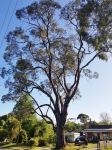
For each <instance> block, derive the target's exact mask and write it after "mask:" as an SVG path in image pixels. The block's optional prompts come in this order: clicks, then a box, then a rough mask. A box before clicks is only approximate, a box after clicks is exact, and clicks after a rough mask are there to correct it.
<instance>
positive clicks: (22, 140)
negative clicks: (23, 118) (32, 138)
mask: <svg viewBox="0 0 112 150" xmlns="http://www.w3.org/2000/svg"><path fill="white" fill-rule="evenodd" d="M27 141H28V136H27V133H26V131H25V130H23V129H22V130H21V131H20V134H19V143H24V144H26V143H27Z"/></svg>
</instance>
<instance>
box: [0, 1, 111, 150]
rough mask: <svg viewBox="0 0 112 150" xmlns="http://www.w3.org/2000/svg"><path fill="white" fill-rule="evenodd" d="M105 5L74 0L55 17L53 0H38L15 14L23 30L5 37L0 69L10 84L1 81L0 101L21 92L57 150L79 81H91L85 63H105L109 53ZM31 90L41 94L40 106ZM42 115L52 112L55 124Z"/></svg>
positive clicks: (107, 7)
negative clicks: (48, 126) (49, 126)
mask: <svg viewBox="0 0 112 150" xmlns="http://www.w3.org/2000/svg"><path fill="white" fill-rule="evenodd" d="M111 6H112V1H111V0H101V1H98V0H85V1H77V0H75V1H73V2H70V3H68V4H67V5H66V6H65V7H64V8H62V9H61V18H60V16H59V17H58V14H59V12H58V13H57V12H56V11H57V10H59V9H60V8H61V6H60V5H59V4H58V3H57V2H55V1H54V0H42V1H39V2H35V3H33V4H31V5H29V6H27V7H25V8H22V9H20V10H18V11H17V12H16V16H17V18H18V19H19V20H22V19H23V20H24V21H25V22H26V23H27V24H28V25H29V27H28V29H26V27H25V28H24V27H23V28H21V27H17V28H16V29H15V30H14V31H11V32H9V34H8V35H7V38H6V39H7V47H6V49H5V53H4V59H5V61H6V62H7V64H8V65H9V68H8V67H7V68H5V67H3V69H2V72H1V75H2V77H4V75H7V77H9V76H10V77H11V78H10V79H11V80H9V78H8V80H6V84H5V85H6V87H8V88H9V93H8V94H6V95H4V96H3V97H2V101H7V100H17V99H18V98H19V97H20V95H21V93H27V95H29V96H30V97H31V98H32V100H33V101H34V102H35V104H36V106H37V108H36V109H35V112H36V113H37V114H38V115H39V116H41V117H42V118H43V119H44V120H46V121H47V122H48V123H51V124H52V125H53V128H54V130H55V131H56V135H57V140H56V147H57V149H60V148H62V147H63V146H64V145H65V138H64V127H65V122H66V118H67V114H68V106H69V103H70V102H71V101H72V100H73V98H77V96H78V95H79V89H78V86H79V83H80V79H81V77H85V76H86V77H89V78H93V77H94V78H97V77H98V74H97V73H96V72H95V73H92V71H91V70H90V69H89V64H91V63H92V62H93V61H94V60H95V59H96V58H100V59H102V60H107V59H108V53H109V52H111V49H110V48H111V47H112V45H111V38H112V36H111V35H112V30H111V27H112V13H111V11H112V7H111ZM62 18H63V19H64V20H65V22H66V23H69V25H70V27H71V31H72V32H71V31H70V30H69V28H68V26H67V28H66V26H63V28H62V25H61V27H60V25H59V23H58V21H57V20H60V22H61V19H62ZM62 22H63V20H62ZM60 24H63V23H60ZM73 31H74V32H73ZM68 79H71V80H68ZM34 92H35V93H36V92H37V93H42V95H44V96H45V97H46V101H44V102H45V103H44V102H43V103H42V101H39V98H38V97H36V96H34ZM43 108H44V111H43ZM48 112H49V113H50V114H51V112H52V113H53V115H54V116H55V122H56V124H55V123H54V121H53V119H52V118H51V117H50V116H49V113H48Z"/></svg>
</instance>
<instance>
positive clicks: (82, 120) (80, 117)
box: [77, 114, 90, 124]
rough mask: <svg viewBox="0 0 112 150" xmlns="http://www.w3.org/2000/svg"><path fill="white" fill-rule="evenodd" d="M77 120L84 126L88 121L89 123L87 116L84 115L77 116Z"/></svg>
mask: <svg viewBox="0 0 112 150" xmlns="http://www.w3.org/2000/svg"><path fill="white" fill-rule="evenodd" d="M77 119H80V122H81V123H84V124H85V123H87V122H88V121H90V118H89V116H88V115H86V114H79V115H78V117H77Z"/></svg>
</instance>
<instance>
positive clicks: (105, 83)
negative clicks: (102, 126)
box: [0, 0, 112, 121]
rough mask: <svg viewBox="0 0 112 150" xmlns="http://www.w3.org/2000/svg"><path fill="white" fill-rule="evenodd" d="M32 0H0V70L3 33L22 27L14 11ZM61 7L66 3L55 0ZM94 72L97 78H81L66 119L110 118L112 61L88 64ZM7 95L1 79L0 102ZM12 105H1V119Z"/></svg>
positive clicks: (3, 48) (111, 106)
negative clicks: (76, 97)
mask: <svg viewBox="0 0 112 150" xmlns="http://www.w3.org/2000/svg"><path fill="white" fill-rule="evenodd" d="M33 1H34V0H0V67H2V66H3V65H4V64H5V63H4V61H3V53H4V50H5V46H6V43H5V39H4V37H5V36H6V34H7V33H8V32H9V31H11V30H13V29H14V28H15V26H19V25H22V24H21V22H19V21H18V20H17V19H16V17H15V11H16V9H19V8H21V7H23V6H26V5H28V4H30V3H31V2H33ZM58 1H59V2H60V3H61V4H64V3H66V2H67V1H63V0H58ZM90 68H92V70H93V71H96V72H98V73H99V78H98V79H87V78H84V79H81V81H80V85H79V89H80V92H81V98H79V99H77V100H75V101H72V102H71V104H70V107H69V111H68V118H69V117H70V118H76V117H77V116H78V114H80V113H85V114H88V115H89V116H90V118H91V119H92V120H96V121H99V120H100V114H101V113H103V112H107V113H109V114H110V115H111V116H112V58H110V59H109V61H108V62H104V61H100V60H98V59H97V60H96V61H94V63H92V64H91V65H90ZM6 93H7V89H5V88H4V80H3V79H1V78H0V99H1V97H2V95H4V94H6ZM14 105H15V103H13V102H6V103H2V102H0V116H2V115H4V114H7V113H9V112H11V111H12V109H13V107H14Z"/></svg>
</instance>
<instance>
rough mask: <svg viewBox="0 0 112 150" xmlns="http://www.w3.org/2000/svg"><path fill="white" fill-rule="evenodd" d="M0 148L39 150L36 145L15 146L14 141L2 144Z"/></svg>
mask: <svg viewBox="0 0 112 150" xmlns="http://www.w3.org/2000/svg"><path fill="white" fill-rule="evenodd" d="M0 147H1V148H10V149H12V150H40V148H37V147H33V148H31V147H28V146H20V145H19V146H17V145H16V143H9V144H2V145H1V146H0Z"/></svg>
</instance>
